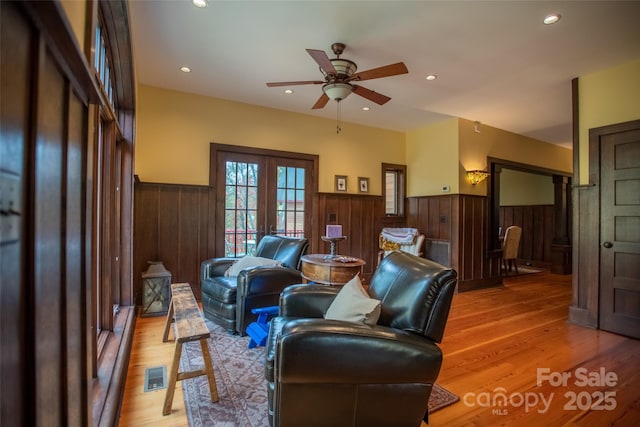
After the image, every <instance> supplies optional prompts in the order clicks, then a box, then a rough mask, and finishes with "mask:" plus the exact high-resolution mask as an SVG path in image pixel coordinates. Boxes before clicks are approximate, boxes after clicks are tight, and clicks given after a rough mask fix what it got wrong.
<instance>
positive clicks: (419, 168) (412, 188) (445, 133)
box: [405, 118, 459, 197]
mask: <svg viewBox="0 0 640 427" xmlns="http://www.w3.org/2000/svg"><path fill="white" fill-rule="evenodd" d="M405 164H406V165H407V195H408V196H409V197H415V196H427V195H434V194H443V192H442V187H443V186H449V188H450V191H449V193H454V194H455V193H458V188H459V187H458V119H457V118H451V119H447V120H443V121H441V122H438V123H435V124H432V125H429V126H427V127H424V128H421V129H417V130H414V131H411V132H408V133H407V155H406V163H405Z"/></svg>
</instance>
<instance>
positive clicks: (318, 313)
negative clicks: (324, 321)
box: [280, 284, 340, 318]
mask: <svg viewBox="0 0 640 427" xmlns="http://www.w3.org/2000/svg"><path fill="white" fill-rule="evenodd" d="M339 291H340V288H338V287H335V286H325V285H307V284H300V285H291V286H288V287H287V288H286V289H285V290H284V291H283V292H282V294H281V295H280V316H282V317H306V318H323V317H324V313H326V312H327V309H328V308H329V306H330V305H331V303H332V302H333V300H334V299H335V297H336V295H338V292H339Z"/></svg>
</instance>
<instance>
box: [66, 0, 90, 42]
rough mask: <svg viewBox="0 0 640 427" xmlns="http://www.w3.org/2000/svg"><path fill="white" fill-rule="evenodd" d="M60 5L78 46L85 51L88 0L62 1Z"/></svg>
mask: <svg viewBox="0 0 640 427" xmlns="http://www.w3.org/2000/svg"><path fill="white" fill-rule="evenodd" d="M60 5H62V9H63V10H64V12H65V13H66V15H67V19H68V20H69V23H70V24H71V28H72V29H73V33H74V34H75V35H76V40H77V42H78V46H80V50H81V51H83V50H84V49H83V46H84V29H85V22H86V7H87V2H86V0H61V1H60Z"/></svg>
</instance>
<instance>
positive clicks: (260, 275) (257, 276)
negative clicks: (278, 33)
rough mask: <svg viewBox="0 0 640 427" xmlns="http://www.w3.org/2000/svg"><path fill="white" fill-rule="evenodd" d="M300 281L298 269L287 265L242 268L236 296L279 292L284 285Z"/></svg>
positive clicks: (300, 275)
mask: <svg viewBox="0 0 640 427" xmlns="http://www.w3.org/2000/svg"><path fill="white" fill-rule="evenodd" d="M300 281H302V274H301V273H300V271H298V270H296V269H293V268H288V267H270V266H261V267H255V268H252V269H248V270H242V271H241V272H240V274H239V275H238V298H244V297H247V296H251V295H253V294H260V295H264V294H274V293H277V294H279V293H280V292H282V290H283V289H284V288H285V287H286V286H288V285H290V284H292V283H298V282H300Z"/></svg>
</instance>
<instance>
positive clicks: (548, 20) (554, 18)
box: [542, 13, 562, 25]
mask: <svg viewBox="0 0 640 427" xmlns="http://www.w3.org/2000/svg"><path fill="white" fill-rule="evenodd" d="M561 17H562V16H560V15H559V14H557V13H552V14H551V15H547V16H545V17H544V19H543V20H542V22H544V24H545V25H551V24H555V23H556V22H558V21H559V20H560V18H561Z"/></svg>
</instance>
